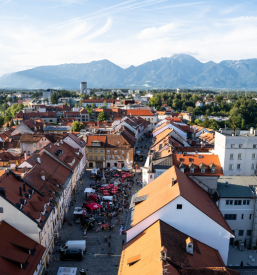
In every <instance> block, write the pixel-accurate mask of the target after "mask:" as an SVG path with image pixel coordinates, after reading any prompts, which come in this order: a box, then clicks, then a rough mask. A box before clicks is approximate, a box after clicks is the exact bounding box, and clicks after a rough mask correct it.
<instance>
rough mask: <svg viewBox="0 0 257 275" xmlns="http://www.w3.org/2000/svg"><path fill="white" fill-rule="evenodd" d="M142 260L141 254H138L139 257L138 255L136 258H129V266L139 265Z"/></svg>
mask: <svg viewBox="0 0 257 275" xmlns="http://www.w3.org/2000/svg"><path fill="white" fill-rule="evenodd" d="M140 260H141V254H138V255H136V256H134V257H130V258H128V260H127V264H128V265H129V266H132V265H134V264H135V263H137V262H138V261H140Z"/></svg>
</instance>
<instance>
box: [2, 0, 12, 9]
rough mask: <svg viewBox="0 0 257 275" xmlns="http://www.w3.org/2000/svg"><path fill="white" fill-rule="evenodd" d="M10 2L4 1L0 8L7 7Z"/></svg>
mask: <svg viewBox="0 0 257 275" xmlns="http://www.w3.org/2000/svg"><path fill="white" fill-rule="evenodd" d="M11 1H12V0H7V1H5V2H4V3H3V4H2V5H0V8H2V7H3V6H5V5H7V4H8V3H10V2H11Z"/></svg>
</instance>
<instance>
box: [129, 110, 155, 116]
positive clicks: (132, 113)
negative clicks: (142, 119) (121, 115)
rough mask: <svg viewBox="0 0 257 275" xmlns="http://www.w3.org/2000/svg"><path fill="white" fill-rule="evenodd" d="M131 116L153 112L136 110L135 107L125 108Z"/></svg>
mask: <svg viewBox="0 0 257 275" xmlns="http://www.w3.org/2000/svg"><path fill="white" fill-rule="evenodd" d="M130 114H131V115H132V116H154V114H153V112H152V111H150V110H147V109H146V110H137V109H129V110H127V115H130Z"/></svg>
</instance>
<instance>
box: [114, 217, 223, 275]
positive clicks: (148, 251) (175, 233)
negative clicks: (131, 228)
mask: <svg viewBox="0 0 257 275" xmlns="http://www.w3.org/2000/svg"><path fill="white" fill-rule="evenodd" d="M188 237H189V236H188V235H186V234H184V233H182V232H181V231H179V230H177V229H175V228H174V227H172V226H170V225H168V224H166V223H165V222H163V221H161V220H158V221H156V222H155V223H153V224H152V225H151V226H150V227H148V228H147V229H145V230H144V231H143V232H142V233H140V234H139V235H138V236H136V237H135V238H134V239H132V240H131V241H129V242H128V243H127V244H126V245H125V246H124V247H123V251H122V255H121V261H120V266H119V272H118V275H130V274H147V275H156V274H163V271H164V269H166V270H167V269H168V271H170V272H168V273H170V274H175V275H177V274H180V273H179V272H180V271H181V270H184V269H185V270H187V269H188V268H194V267H196V268H198V267H202V268H207V267H219V268H223V267H225V265H224V262H223V261H222V259H221V257H220V254H219V252H218V251H217V250H216V249H214V248H211V247H209V246H207V245H205V244H204V243H202V242H199V241H198V240H196V239H193V238H191V237H190V238H191V241H192V242H193V255H190V254H188V253H186V239H187V238H188ZM162 250H165V251H166V254H167V259H168V260H167V261H164V260H160V256H161V251H162ZM131 259H135V261H134V264H132V265H130V264H129V263H130V262H131ZM132 262H133V260H132ZM171 271H172V272H171ZM185 274H186V273H185ZM191 274H193V273H191ZM204 274H209V273H204ZM224 274H225V273H224Z"/></svg>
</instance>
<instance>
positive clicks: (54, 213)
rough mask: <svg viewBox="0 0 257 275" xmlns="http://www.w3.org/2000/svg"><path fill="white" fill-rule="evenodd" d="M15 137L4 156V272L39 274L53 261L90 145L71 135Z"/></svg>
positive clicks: (0, 211)
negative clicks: (60, 232) (51, 257)
mask: <svg viewBox="0 0 257 275" xmlns="http://www.w3.org/2000/svg"><path fill="white" fill-rule="evenodd" d="M15 130H16V131H17V129H15ZM1 135H2V136H3V135H4V133H2V134H1ZM14 136H15V137H16V138H17V144H16V145H17V146H16V147H15V148H9V149H8V150H7V151H6V150H5V148H1V149H2V150H1V153H0V158H1V161H3V160H5V164H6V165H5V167H2V169H1V170H0V173H1V176H0V206H1V207H0V220H1V223H0V232H1V234H0V235H1V236H0V241H1V244H4V249H0V254H1V256H2V257H0V258H1V259H0V262H1V272H3V274H26V275H27V274H33V275H37V274H41V273H42V270H43V269H44V267H45V266H46V264H47V263H48V262H49V259H50V254H51V252H52V251H53V248H54V239H55V238H56V237H58V234H59V231H60V229H61V228H62V225H63V222H64V220H65V216H66V214H67V211H68V208H69V203H70V201H71V198H72V195H73V194H75V193H76V191H77V184H78V182H79V180H80V178H81V176H82V173H83V170H84V168H85V165H86V143H85V141H84V140H82V139H80V138H78V137H77V136H76V135H74V134H72V133H66V134H65V135H62V136H61V135H57V136H55V135H53V134H43V133H41V134H33V133H19V134H17V133H16V134H15V135H14ZM18 137H19V140H18ZM4 142H5V141H3V142H2V143H4ZM10 149H11V150H10ZM12 150H13V151H12ZM7 161H8V162H7ZM1 247H2V245H1ZM3 259H4V260H3Z"/></svg>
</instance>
